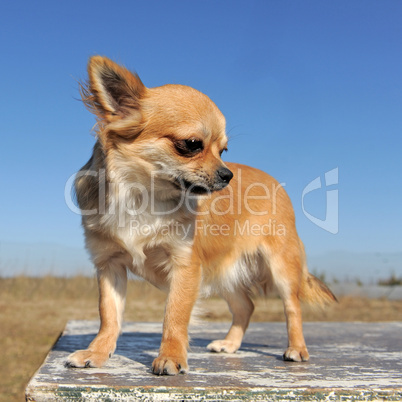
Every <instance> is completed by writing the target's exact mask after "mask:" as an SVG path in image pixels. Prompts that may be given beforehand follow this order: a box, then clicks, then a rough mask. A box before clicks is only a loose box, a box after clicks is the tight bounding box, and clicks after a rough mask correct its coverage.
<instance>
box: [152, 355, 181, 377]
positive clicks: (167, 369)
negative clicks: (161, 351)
mask: <svg viewBox="0 0 402 402" xmlns="http://www.w3.org/2000/svg"><path fill="white" fill-rule="evenodd" d="M152 372H153V373H154V374H156V375H176V374H185V373H188V364H187V360H186V358H180V357H167V356H158V357H157V358H156V359H155V360H154V362H153V363H152Z"/></svg>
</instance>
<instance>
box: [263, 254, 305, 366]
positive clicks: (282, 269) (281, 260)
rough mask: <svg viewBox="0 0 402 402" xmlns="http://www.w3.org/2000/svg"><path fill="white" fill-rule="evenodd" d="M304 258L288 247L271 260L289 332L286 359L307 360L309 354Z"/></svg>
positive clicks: (271, 267) (272, 271)
mask: <svg viewBox="0 0 402 402" xmlns="http://www.w3.org/2000/svg"><path fill="white" fill-rule="evenodd" d="M302 264H303V262H302V260H301V257H300V254H299V253H298V252H294V253H292V249H291V248H288V249H287V252H286V251H285V252H284V253H283V254H282V255H275V256H274V257H273V258H271V260H270V269H271V273H272V277H273V280H274V283H275V285H276V287H277V289H278V292H279V295H280V297H281V299H282V301H283V306H284V310H285V316H286V325H287V332H288V348H287V349H286V351H285V353H284V354H283V358H284V360H290V361H307V360H308V359H309V354H308V351H307V347H306V343H305V340H304V336H303V328H302V312H301V306H300V300H299V297H300V290H301V284H302V280H303V271H302Z"/></svg>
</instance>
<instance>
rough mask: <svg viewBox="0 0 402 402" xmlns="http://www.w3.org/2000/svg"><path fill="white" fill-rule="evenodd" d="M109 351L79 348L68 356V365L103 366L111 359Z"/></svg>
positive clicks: (78, 366)
mask: <svg viewBox="0 0 402 402" xmlns="http://www.w3.org/2000/svg"><path fill="white" fill-rule="evenodd" d="M109 357H110V355H109V354H108V353H102V352H94V351H92V350H89V349H86V350H77V351H76V352H74V353H72V354H71V355H70V356H68V357H67V361H66V367H77V368H81V367H85V368H87V367H102V366H103V365H104V364H105V363H106V361H107V360H108V359H109Z"/></svg>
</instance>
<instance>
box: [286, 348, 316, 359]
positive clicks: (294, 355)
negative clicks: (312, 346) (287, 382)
mask: <svg viewBox="0 0 402 402" xmlns="http://www.w3.org/2000/svg"><path fill="white" fill-rule="evenodd" d="M309 358H310V356H309V354H308V351H307V348H306V347H305V346H304V347H301V348H295V347H289V348H287V349H286V351H285V353H284V354H283V360H287V361H291V362H301V361H303V362H306V361H307V360H308V359H309Z"/></svg>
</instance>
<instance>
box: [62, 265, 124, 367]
mask: <svg viewBox="0 0 402 402" xmlns="http://www.w3.org/2000/svg"><path fill="white" fill-rule="evenodd" d="M98 286H99V314H100V320H101V324H100V329H99V332H98V335H97V336H96V337H95V339H94V340H93V341H92V342H91V343H90V345H89V347H88V349H86V350H78V351H76V352H74V353H72V354H71V355H70V356H69V357H68V358H67V363H66V365H67V366H69V367H101V366H103V365H104V364H105V363H106V361H107V360H108V359H109V357H110V356H111V355H112V353H113V352H114V351H115V349H116V342H117V338H118V337H119V335H120V331H121V323H122V317H123V310H124V304H125V297H126V290H127V270H126V267H125V266H123V265H120V264H119V263H116V262H113V261H112V262H110V263H109V264H105V265H104V266H102V268H98Z"/></svg>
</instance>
